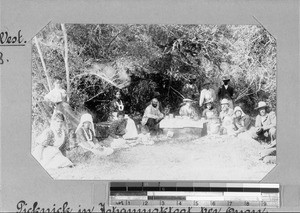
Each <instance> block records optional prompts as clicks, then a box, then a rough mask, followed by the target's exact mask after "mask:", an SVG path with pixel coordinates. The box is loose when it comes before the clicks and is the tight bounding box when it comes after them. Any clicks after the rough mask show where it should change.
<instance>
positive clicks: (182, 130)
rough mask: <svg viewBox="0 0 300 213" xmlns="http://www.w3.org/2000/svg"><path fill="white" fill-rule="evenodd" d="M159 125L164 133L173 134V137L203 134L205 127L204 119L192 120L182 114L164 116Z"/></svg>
mask: <svg viewBox="0 0 300 213" xmlns="http://www.w3.org/2000/svg"><path fill="white" fill-rule="evenodd" d="M159 127H160V128H161V129H163V132H164V133H165V134H170V133H171V134H174V135H173V137H180V136H182V135H186V134H189V135H195V136H199V137H201V136H203V135H204V134H205V131H203V129H206V121H205V120H203V119H199V120H194V119H191V118H188V117H184V116H175V118H172V117H165V118H164V119H163V120H161V121H160V123H159Z"/></svg>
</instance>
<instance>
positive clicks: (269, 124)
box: [252, 101, 276, 141]
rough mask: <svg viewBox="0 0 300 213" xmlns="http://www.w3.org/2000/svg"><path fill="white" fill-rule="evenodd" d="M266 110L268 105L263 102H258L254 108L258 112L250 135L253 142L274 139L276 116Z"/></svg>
mask: <svg viewBox="0 0 300 213" xmlns="http://www.w3.org/2000/svg"><path fill="white" fill-rule="evenodd" d="M267 108H268V105H267V103H266V102H264V101H260V102H258V106H257V107H256V108H255V109H256V110H258V112H259V113H258V115H257V116H256V120H255V132H254V133H253V135H252V138H253V139H255V140H259V141H260V140H266V139H268V138H270V139H271V141H274V140H275V139H276V115H275V112H273V111H272V112H269V113H268V112H267Z"/></svg>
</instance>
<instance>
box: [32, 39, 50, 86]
mask: <svg viewBox="0 0 300 213" xmlns="http://www.w3.org/2000/svg"><path fill="white" fill-rule="evenodd" d="M33 40H34V43H35V45H36V48H37V50H38V52H39V55H40V59H41V62H42V65H43V68H44V72H45V75H46V79H47V83H48V87H49V88H48V89H49V91H50V90H51V81H50V76H49V73H48V71H47V69H46V64H45V61H44V58H43V54H42V50H41V48H40V45H39V41H38V39H37V37H36V36H35V37H34V39H33Z"/></svg>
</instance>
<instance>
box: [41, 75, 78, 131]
mask: <svg viewBox="0 0 300 213" xmlns="http://www.w3.org/2000/svg"><path fill="white" fill-rule="evenodd" d="M53 85H54V88H53V89H52V90H51V91H50V92H49V93H48V94H46V95H45V96H44V100H45V101H47V102H50V103H52V104H54V113H55V112H57V111H59V112H61V113H63V115H64V116H65V118H66V123H67V126H68V130H70V129H75V128H76V126H77V125H78V123H79V120H78V118H77V116H76V114H75V113H74V111H73V110H72V108H71V106H70V105H69V104H68V103H67V101H66V100H67V92H66V90H65V89H63V88H62V79H61V78H60V77H58V76H55V77H54V82H53Z"/></svg>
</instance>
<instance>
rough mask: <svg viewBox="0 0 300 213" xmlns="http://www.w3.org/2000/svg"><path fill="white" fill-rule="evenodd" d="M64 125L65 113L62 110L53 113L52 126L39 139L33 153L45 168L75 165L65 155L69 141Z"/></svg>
mask: <svg viewBox="0 0 300 213" xmlns="http://www.w3.org/2000/svg"><path fill="white" fill-rule="evenodd" d="M64 127H65V117H64V115H63V114H62V113H61V112H55V113H54V114H53V115H52V118H51V124H50V127H49V128H48V129H46V130H44V131H43V133H42V134H41V135H40V136H39V137H38V139H37V144H38V145H37V146H36V148H35V150H34V152H33V155H34V156H35V157H36V159H37V160H38V161H39V162H40V163H41V165H42V166H43V167H44V168H51V169H52V168H63V167H72V166H73V163H72V162H71V161H70V160H69V159H68V158H67V157H65V155H66V150H67V149H68V148H69V141H68V136H67V133H66V130H65V128H64Z"/></svg>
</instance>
